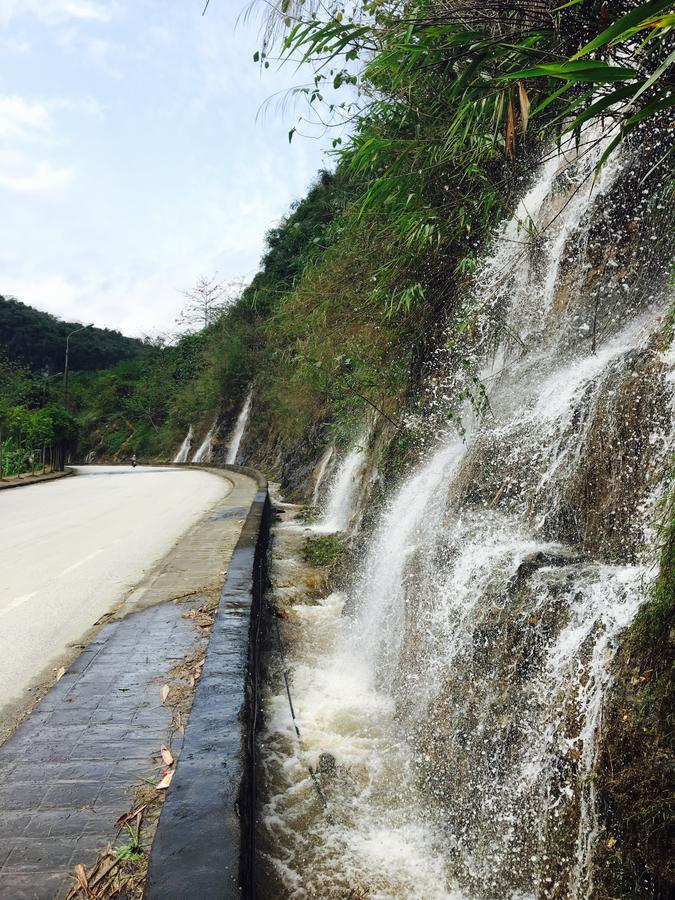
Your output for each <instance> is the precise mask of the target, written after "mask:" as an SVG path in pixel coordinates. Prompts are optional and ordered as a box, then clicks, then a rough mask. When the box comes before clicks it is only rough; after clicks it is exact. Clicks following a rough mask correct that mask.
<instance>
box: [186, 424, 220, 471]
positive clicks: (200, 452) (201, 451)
mask: <svg viewBox="0 0 675 900" xmlns="http://www.w3.org/2000/svg"><path fill="white" fill-rule="evenodd" d="M217 424H218V417H217V416H216V418H215V419H214V420H213V425H212V426H211V427H210V428H209V430H208V431H207V433H206V437H205V438H204V440H203V441H202V442H201V444H200V445H199V447H198V449H197V451H196V452H195V455H194V456H193V457H192V462H193V463H201V462H211V456H212V455H213V436H214V433H215V430H216V426H217Z"/></svg>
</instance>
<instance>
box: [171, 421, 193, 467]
mask: <svg viewBox="0 0 675 900" xmlns="http://www.w3.org/2000/svg"><path fill="white" fill-rule="evenodd" d="M193 436H194V432H193V430H192V425H190V427H189V428H188V433H187V434H186V435H185V437H184V439H183V443H182V444H181V445H180V450H179V451H178V453H177V454H176V455H175V457H174V460H173V461H174V462H175V463H184V462H187V461H188V457H189V455H190V450H191V448H192V439H193Z"/></svg>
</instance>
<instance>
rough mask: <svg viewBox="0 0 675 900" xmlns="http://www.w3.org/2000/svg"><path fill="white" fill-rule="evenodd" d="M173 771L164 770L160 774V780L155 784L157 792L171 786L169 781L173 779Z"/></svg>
mask: <svg viewBox="0 0 675 900" xmlns="http://www.w3.org/2000/svg"><path fill="white" fill-rule="evenodd" d="M175 771H176V770H175V769H165V770H164V771H163V772H162V777H161V778H160V780H159V781H158V783H157V790H158V791H164V790H166V789H167V788H168V786H169V785H170V784H171V779H172V778H173V773H174V772H175Z"/></svg>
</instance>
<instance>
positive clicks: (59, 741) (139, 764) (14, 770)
mask: <svg viewBox="0 0 675 900" xmlns="http://www.w3.org/2000/svg"><path fill="white" fill-rule="evenodd" d="M186 608H187V607H186V606H185V605H183V604H181V605H178V604H173V603H169V604H161V605H159V606H155V607H151V608H150V609H146V610H143V611H142V612H139V613H135V614H134V615H132V616H129V617H128V618H127V619H124V620H122V621H120V622H114V623H113V624H111V625H108V626H106V627H105V628H104V629H103V630H102V631H101V633H100V634H99V637H98V639H97V640H96V641H95V642H94V643H93V644H91V645H90V646H89V647H88V648H87V650H85V651H84V652H83V653H82V655H81V656H80V657H79V659H78V660H77V661H76V662H75V663H74V665H73V666H72V667H71V668H70V670H69V671H68V672H67V674H66V675H64V676H63V678H62V679H61V680H60V681H59V682H58V683H57V684H56V686H55V687H54V688H53V689H52V691H51V692H50V693H49V694H48V696H47V697H46V698H45V700H44V701H43V702H42V704H41V705H40V706H39V707H38V709H37V710H36V711H35V712H33V713H32V715H31V716H30V717H29V718H28V719H27V720H26V721H25V722H24V723H23V725H22V726H21V727H20V728H19V729H18V731H17V732H16V733H15V734H14V735H13V737H11V738H10V740H9V741H8V742H7V743H6V744H5V745H4V746H3V747H1V748H0V898H2V900H23V898H31V900H43V898H44V900H53V898H56V897H63V896H64V895H65V894H66V893H67V891H68V889H69V888H70V887H71V886H72V884H73V881H72V878H71V877H70V874H69V873H70V872H71V871H72V868H73V867H74V866H75V864H76V863H83V864H84V865H89V864H91V863H93V862H94V861H95V859H96V858H97V856H98V853H99V851H100V850H102V849H104V848H105V846H106V845H107V844H108V843H110V842H113V841H114V839H115V836H116V834H117V829H116V827H115V820H116V819H117V818H118V817H119V816H120V815H121V814H122V813H124V812H126V811H128V810H129V808H130V804H131V802H132V799H133V792H134V788H135V787H136V786H138V785H140V784H142V783H143V779H145V778H150V779H151V780H153V781H156V780H158V778H159V777H160V776H159V772H160V770H161V768H162V767H163V763H162V760H161V756H160V753H159V751H160V747H161V746H162V744H166V745H167V746H168V745H169V743H170V739H171V733H170V730H171V718H172V716H171V711H170V710H169V709H167V708H165V707H164V706H163V705H162V702H161V696H160V693H161V688H162V685H163V684H164V683H165V682H166V681H167V679H168V675H169V671H170V669H171V668H172V667H173V666H174V665H175V664H176V658H177V657H181V656H185V655H187V654H188V653H189V652H190V651H191V649H192V648H193V647H194V645H195V641H196V637H197V635H196V632H195V627H194V626H193V625H192V624H191V622H190V620H186V619H184V618H181V615H182V613H184V612H185V611H186ZM181 741H182V735H181V733H180V732H176V734H174V735H173V743H172V750H173V752H174V755H178V752H179V750H180V743H181ZM127 837H128V836H125V835H122V836H121V839H120V842H121V843H122V844H124V843H127Z"/></svg>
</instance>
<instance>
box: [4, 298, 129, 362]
mask: <svg viewBox="0 0 675 900" xmlns="http://www.w3.org/2000/svg"><path fill="white" fill-rule="evenodd" d="M81 325H82V323H80V322H64V321H62V320H61V319H58V318H57V317H56V316H52V315H51V314H50V313H46V312H41V311H40V310H39V309H34V307H32V306H27V305H26V304H25V303H21V302H20V301H19V300H17V299H16V298H15V297H3V296H2V295H0V351H4V355H5V356H6V357H7V358H8V359H11V360H16V361H17V362H21V363H23V364H24V365H27V366H29V367H30V368H31V369H33V370H35V371H43V370H48V371H50V372H58V371H60V370H61V369H63V363H64V356H65V351H66V336H67V335H68V334H69V333H70V332H71V331H74V330H75V329H76V328H79V327H81ZM144 349H145V345H144V344H143V341H140V340H138V339H137V338H129V337H125V336H124V335H123V334H121V333H120V332H119V331H111V330H110V329H109V328H87V329H86V330H85V331H81V332H80V333H79V334H77V335H76V336H74V337H73V338H72V339H71V341H70V368H71V369H73V370H74V371H77V370H79V371H92V370H94V369H105V368H108V367H109V366H113V365H114V364H115V363H116V362H119V361H120V360H122V359H129V358H130V357H132V356H138V354H139V353H142V352H143V350H144Z"/></svg>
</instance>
